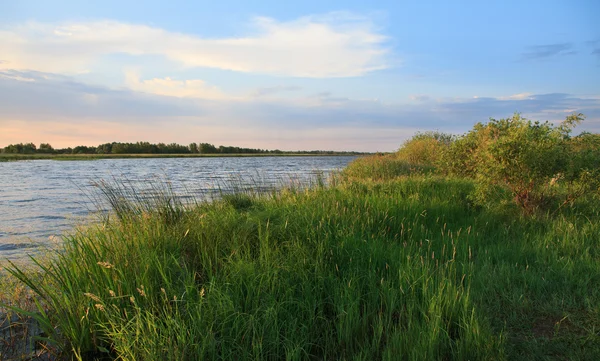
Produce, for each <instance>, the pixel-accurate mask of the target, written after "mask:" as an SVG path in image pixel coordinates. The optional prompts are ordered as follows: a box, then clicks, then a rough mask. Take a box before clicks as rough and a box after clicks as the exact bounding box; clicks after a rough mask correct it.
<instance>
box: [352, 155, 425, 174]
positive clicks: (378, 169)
mask: <svg viewBox="0 0 600 361" xmlns="http://www.w3.org/2000/svg"><path fill="white" fill-rule="evenodd" d="M432 169H433V168H432V167H430V166H426V165H421V164H414V163H409V162H407V161H406V160H404V159H398V157H397V156H396V155H395V154H386V155H383V154H379V155H373V156H367V157H360V158H357V159H355V160H354V161H352V162H351V163H350V164H349V165H348V166H347V167H346V168H345V169H344V170H343V172H342V177H344V178H349V179H372V180H390V179H394V178H397V177H401V176H408V175H410V174H423V173H428V172H431V171H432Z"/></svg>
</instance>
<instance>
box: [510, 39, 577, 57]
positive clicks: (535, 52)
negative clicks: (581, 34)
mask: <svg viewBox="0 0 600 361" xmlns="http://www.w3.org/2000/svg"><path fill="white" fill-rule="evenodd" d="M574 54H577V51H575V50H573V43H559V44H548V45H535V46H530V47H528V48H527V51H526V52H524V53H523V54H521V56H522V58H523V60H539V59H546V58H550V57H553V56H558V55H574Z"/></svg>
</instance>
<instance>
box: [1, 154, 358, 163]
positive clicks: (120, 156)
mask: <svg viewBox="0 0 600 361" xmlns="http://www.w3.org/2000/svg"><path fill="white" fill-rule="evenodd" d="M352 155H353V154H348V153H339V154H338V153H333V154H311V153H281V154H260V153H256V154H251V153H241V154H234V153H232V154H226V153H225V154H221V153H219V154H10V153H0V162H7V161H19V160H36V159H49V160H95V159H130V158H214V157H323V156H352Z"/></svg>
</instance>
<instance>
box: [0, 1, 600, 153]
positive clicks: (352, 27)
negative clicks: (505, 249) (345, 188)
mask: <svg viewBox="0 0 600 361" xmlns="http://www.w3.org/2000/svg"><path fill="white" fill-rule="evenodd" d="M2 7H3V10H2V11H1V12H0V146H5V145H7V144H9V143H14V142H29V141H32V142H34V143H40V142H50V143H51V144H53V145H54V146H55V147H64V146H75V145H79V144H86V145H96V144H99V143H103V142H108V141H138V140H148V141H152V142H178V143H182V144H187V143H190V142H209V143H214V144H224V145H238V146H248V147H257V148H271V149H273V148H279V149H289V150H296V149H307V150H308V149H335V150H364V151H392V150H395V149H397V148H398V147H399V146H400V144H401V143H402V141H403V140H404V139H406V138H408V137H410V136H411V135H412V134H414V132H416V131H419V130H441V131H447V132H453V133H463V132H465V131H467V130H468V129H470V128H471V127H472V125H473V124H474V123H476V122H480V121H486V120H487V119H488V118H489V117H495V118H501V117H507V116H510V115H511V114H512V113H514V112H516V111H518V112H522V113H523V115H525V116H526V117H529V118H531V119H534V120H550V121H560V120H561V119H564V117H565V116H566V115H568V114H569V113H571V112H573V111H577V112H582V113H584V114H585V115H586V116H587V119H586V121H585V122H584V124H583V125H582V126H581V127H580V130H590V131H596V132H597V131H600V85H599V84H600V26H598V25H597V14H600V3H599V2H597V1H594V0H588V1H584V0H580V1H553V0H545V1H537V0H532V1H410V2H409V1H378V2H366V1H327V2H324V1H312V0H307V1H298V2H292V1H288V2H282V1H252V2H250V1H227V0H223V1H218V2H215V1H169V2H163V1H143V2H142V1H126V0H121V1H111V0H107V1H102V2H100V1H97V2H93V3H89V2H82V1H50V0H45V1H28V0H19V1H16V0H6V1H4V2H3V5H2Z"/></svg>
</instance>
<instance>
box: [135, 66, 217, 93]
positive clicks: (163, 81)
mask: <svg viewBox="0 0 600 361" xmlns="http://www.w3.org/2000/svg"><path fill="white" fill-rule="evenodd" d="M125 83H126V85H127V86H128V87H129V88H130V89H131V90H135V91H139V92H143V93H150V94H158V95H166V96H171V97H180V98H204V99H222V98H225V95H224V94H223V93H222V92H221V91H220V90H219V89H218V88H217V87H214V86H210V85H207V84H206V83H205V82H204V81H203V80H199V79H191V80H174V79H171V78H169V77H166V78H154V79H149V80H140V78H139V76H138V75H137V74H136V73H134V72H127V73H126V74H125Z"/></svg>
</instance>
